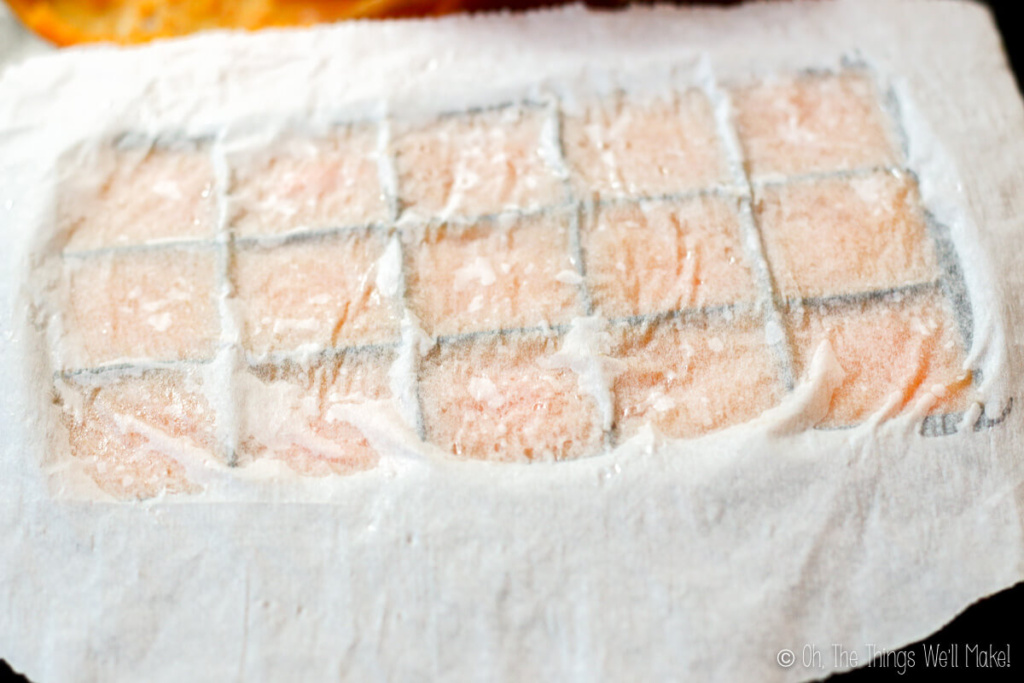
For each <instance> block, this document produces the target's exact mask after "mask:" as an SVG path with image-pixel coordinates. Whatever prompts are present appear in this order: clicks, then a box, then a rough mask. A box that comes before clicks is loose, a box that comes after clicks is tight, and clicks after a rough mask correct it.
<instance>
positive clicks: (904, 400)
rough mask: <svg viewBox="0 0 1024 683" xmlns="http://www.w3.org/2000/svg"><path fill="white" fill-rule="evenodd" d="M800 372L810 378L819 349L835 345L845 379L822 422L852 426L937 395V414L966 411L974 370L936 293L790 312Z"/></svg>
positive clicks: (833, 397)
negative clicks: (966, 366) (877, 413)
mask: <svg viewBox="0 0 1024 683" xmlns="http://www.w3.org/2000/svg"><path fill="white" fill-rule="evenodd" d="M788 324H789V326H790V329H791V330H792V334H793V341H794V345H795V347H796V359H795V360H796V366H797V368H796V369H797V373H798V374H799V375H801V376H806V373H807V370H808V368H809V367H810V363H811V359H812V358H813V356H814V352H815V350H816V349H817V348H818V346H819V345H820V344H821V343H822V342H825V341H827V342H828V343H829V344H831V346H832V349H833V351H834V352H835V355H836V358H837V359H838V361H839V364H840V365H841V366H842V368H843V370H844V371H845V372H846V378H845V380H844V381H843V383H842V384H841V385H840V387H839V388H838V389H837V390H836V392H835V394H834V395H833V396H832V403H831V406H830V409H829V413H828V416H827V418H826V419H825V422H824V424H826V425H850V424H855V423H858V422H861V421H863V420H864V419H865V418H867V417H868V416H869V415H870V414H871V413H873V412H875V411H877V410H879V409H881V408H883V407H886V406H887V407H889V408H890V409H891V410H892V411H893V412H896V411H898V410H902V409H905V408H908V407H912V406H913V405H914V404H916V402H917V401H918V400H919V399H921V398H922V397H925V396H928V395H929V394H933V395H934V396H935V397H936V399H937V400H936V402H935V404H934V405H933V406H932V407H931V410H930V412H932V413H945V412H957V411H961V410H964V409H965V408H966V405H967V399H968V396H969V394H970V385H971V373H970V372H969V371H967V370H964V368H963V365H964V350H963V346H962V344H961V341H960V335H959V333H958V331H957V328H956V325H955V323H954V321H953V319H952V315H951V312H950V311H949V310H947V307H946V305H945V303H944V301H943V299H942V297H941V296H940V295H939V294H938V293H937V292H928V293H926V294H919V295H914V296H908V297H905V298H903V299H902V300H901V299H899V298H896V297H887V298H886V299H885V300H881V299H879V300H873V301H869V302H867V303H863V304H858V305H843V306H836V307H834V308H825V307H820V306H815V307H808V308H804V309H801V310H797V311H794V312H793V313H790V314H789V315H788Z"/></svg>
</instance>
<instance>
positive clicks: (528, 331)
mask: <svg viewBox="0 0 1024 683" xmlns="http://www.w3.org/2000/svg"><path fill="white" fill-rule="evenodd" d="M847 68H848V69H849V68H851V67H847ZM852 68H853V69H855V70H856V71H857V72H858V73H860V74H867V75H868V76H869V77H873V74H871V72H870V70H869V69H867V68H865V67H863V66H854V67H852ZM813 75H814V76H815V77H822V74H821V73H820V72H813ZM830 75H832V76H835V75H836V74H835V73H833V74H830ZM703 90H704V94H705V95H706V96H707V97H708V98H709V100H710V102H711V104H712V106H713V111H714V118H715V126H716V133H717V137H718V143H719V145H720V147H721V152H722V154H723V155H724V160H725V163H726V166H727V169H728V175H729V178H728V181H727V182H725V183H720V184H716V185H713V186H708V187H701V188H695V189H692V190H686V191H682V192H677V193H665V194H656V195H644V196H616V197H600V198H596V199H595V198H593V197H580V196H577V194H576V192H575V191H574V189H573V183H572V181H571V175H570V174H571V173H572V169H571V167H570V164H569V162H568V161H567V158H566V155H565V151H564V142H563V127H564V114H563V110H562V106H561V102H560V100H559V99H558V98H557V97H550V98H548V99H546V100H544V101H542V102H541V101H535V100H523V101H519V102H504V103H501V104H498V105H495V106H493V107H474V108H470V109H466V110H462V111H446V112H444V113H443V114H441V115H439V116H440V117H445V118H448V117H460V116H470V115H474V114H480V113H483V112H491V111H497V110H501V109H504V108H511V107H519V108H524V109H526V108H529V109H533V110H538V109H540V110H543V111H544V114H545V116H547V117H550V119H549V122H548V123H549V125H550V126H551V128H550V129H551V130H554V131H555V135H556V138H557V139H556V145H555V148H556V150H557V158H555V159H553V160H549V166H550V167H551V168H550V170H551V171H552V172H553V173H555V174H556V175H557V176H559V177H560V178H561V179H562V181H563V182H562V185H563V188H564V192H565V200H564V201H562V202H558V203H556V204H551V205H547V206H543V207H537V208H532V209H528V210H522V209H513V210H503V211H499V212H496V213H490V214H484V215H475V216H465V215H462V216H460V215H454V216H443V217H441V216H438V217H433V218H430V219H427V220H416V221H408V220H407V217H404V216H403V212H402V193H401V188H400V187H399V179H398V175H397V172H396V166H395V156H394V154H395V151H394V149H393V146H392V144H391V142H392V141H391V131H392V127H393V123H394V120H393V119H392V118H391V117H382V118H381V119H379V120H377V121H376V122H375V125H377V126H378V140H379V144H378V150H377V158H378V171H379V173H378V175H379V178H380V186H381V191H382V193H383V196H384V200H385V204H386V206H387V211H388V216H387V219H386V220H384V221H382V222H374V223H362V224H356V225H341V226H332V227H327V228H321V229H309V230H301V231H295V232H290V233H286V234H282V235H247V236H244V237H243V236H237V235H235V234H234V232H233V231H232V229H231V225H230V212H229V207H228V205H227V197H228V193H229V192H230V190H228V189H227V188H229V187H230V169H229V166H228V163H229V162H228V160H227V159H226V158H225V157H224V155H223V152H222V150H221V148H220V145H219V144H218V142H217V140H216V139H215V137H209V136H207V137H203V138H194V139H193V141H194V142H197V143H201V144H203V145H204V146H206V147H207V148H208V149H209V153H210V154H211V155H213V161H214V167H215V169H216V174H217V183H218V186H219V192H218V228H217V232H216V234H215V236H214V237H213V238H212V239H208V240H201V239H180V240H174V239H171V240H165V241H161V242H155V243H147V244H140V245H126V246H115V247H102V248H96V249H88V250H78V251H70V250H65V251H64V252H62V256H63V258H65V259H87V258H92V257H97V256H104V255H109V254H112V253H120V252H129V251H135V250H151V249H162V250H163V249H215V250H217V252H218V255H219V257H220V258H219V269H218V279H219V282H218V287H219V288H220V289H221V292H220V293H219V296H218V298H219V299H221V300H223V298H224V294H226V293H227V292H230V290H231V289H232V286H233V285H232V278H231V272H230V270H231V259H232V256H233V254H234V253H235V252H237V251H238V250H241V249H247V248H274V247H275V246H280V245H284V244H290V243H295V242H305V241H315V240H322V239H327V238H331V237H334V236H338V235H341V234H344V233H350V232H355V231H382V232H384V233H385V236H386V238H387V239H398V243H399V246H400V248H401V249H402V253H401V263H402V270H401V274H400V279H401V282H400V286H399V291H398V293H397V295H396V296H397V298H398V299H399V304H400V310H401V311H402V312H403V314H405V313H407V312H409V311H410V302H409V295H408V291H407V286H406V281H407V278H408V273H407V270H408V259H407V258H406V254H405V245H404V241H403V240H402V239H401V236H402V233H403V231H405V230H408V229H409V228H415V227H425V226H429V225H431V224H434V225H440V224H454V225H467V226H468V225H476V226H486V225H488V224H496V223H498V222H504V221H508V220H516V219H525V218H530V217H534V216H538V215H551V214H555V213H563V212H564V213H566V214H567V215H568V217H569V233H570V235H569V241H570V251H571V253H570V258H571V261H572V263H573V265H574V266H575V268H576V272H577V275H579V277H580V279H581V282H580V284H579V285H578V299H579V301H578V313H579V314H580V315H593V314H594V313H595V307H594V303H593V296H592V293H591V291H590V288H589V286H588V280H587V268H586V265H587V257H586V254H585V252H584V247H583V242H582V239H581V222H582V220H583V217H584V216H585V215H590V214H593V213H594V212H595V211H596V210H599V209H601V208H603V207H607V206H616V205H638V204H641V203H649V202H671V203H677V204H681V203H685V202H689V201H694V200H697V199H700V198H703V197H710V196H724V197H729V198H733V199H735V200H737V202H738V206H739V218H740V221H739V224H740V232H741V235H740V237H741V242H742V244H743V248H744V256H745V258H746V259H747V262H748V264H749V266H750V268H751V272H752V275H753V278H754V281H755V284H756V289H757V299H756V301H755V302H754V303H753V304H744V303H727V304H723V305H716V306H706V307H697V308H682V309H674V310H666V311H659V312H656V313H649V314H643V315H634V316H619V317H606V318H605V320H606V322H607V323H609V324H610V325H614V326H627V327H635V326H643V325H657V324H661V323H663V322H666V321H669V320H676V319H682V320H689V321H701V320H707V319H708V318H709V317H710V316H712V315H721V314H724V313H726V312H729V313H732V314H736V315H747V316H749V315H751V314H754V315H758V314H759V315H760V317H761V324H762V326H763V327H764V331H765V343H766V345H767V346H768V348H769V349H770V351H771V354H772V357H773V358H774V362H775V365H776V371H777V376H778V379H779V381H780V382H781V383H782V384H783V385H784V387H785V389H786V390H787V391H789V390H792V388H793V386H794V384H795V381H796V376H795V371H794V355H793V353H794V352H793V344H792V340H791V338H790V332H789V330H788V329H787V325H786V323H785V320H784V313H785V312H786V311H787V310H789V309H792V308H794V307H825V308H842V307H844V306H850V305H857V304H862V303H864V302H868V301H885V300H887V299H892V298H899V297H902V296H906V295H913V294H918V293H926V292H929V291H939V292H941V293H942V294H943V295H944V296H945V298H946V299H947V301H948V302H949V303H950V304H951V305H952V309H953V311H954V315H955V317H956V321H957V326H958V328H959V331H960V333H961V336H962V338H963V340H964V344H965V347H966V348H969V346H970V342H971V335H972V330H973V326H972V315H971V310H970V301H969V297H968V295H967V289H966V284H965V282H964V279H963V273H962V269H961V267H960V264H959V259H958V256H957V254H956V250H955V247H954V246H953V243H952V241H951V239H950V238H949V234H948V229H947V228H946V227H945V226H943V225H942V224H940V223H939V222H938V221H936V220H935V218H934V216H933V215H932V214H931V213H929V212H928V211H927V208H926V207H925V208H924V211H925V216H926V222H927V227H928V232H929V234H930V237H931V239H932V242H933V245H934V247H935V249H936V253H937V255H938V263H939V269H940V274H939V277H938V278H936V279H935V280H933V281H929V282H922V283H911V284H907V285H902V286H898V287H893V288H886V289H877V290H871V291H857V292H850V293H843V294H836V295H830V296H821V297H801V298H788V299H787V298H785V297H783V296H782V295H781V294H780V292H779V291H778V288H777V286H776V283H775V281H774V277H773V274H772V269H771V265H770V263H769V260H768V258H767V255H766V252H765V248H764V242H763V235H762V229H761V226H760V224H759V221H758V217H757V214H756V212H755V211H754V209H753V207H754V201H755V196H756V192H757V191H758V190H760V189H763V188H766V187H777V186H786V185H791V184H795V183H815V182H821V181H824V180H831V179H854V178H862V177H868V176H871V175H874V174H880V173H901V174H906V175H907V176H909V177H910V178H911V179H912V180H913V181H914V182H915V183H916V181H917V175H916V173H915V172H914V171H913V170H912V169H910V168H908V167H907V166H906V164H905V163H903V164H900V165H885V166H877V165H876V166H868V167H862V168H853V169H844V170H833V171H820V172H813V173H801V174H794V175H790V176H787V177H769V178H764V179H756V180H755V179H752V178H751V177H750V175H749V173H748V172H747V164H746V161H745V159H744V154H743V147H742V145H741V142H740V138H739V134H738V131H737V129H736V126H735V123H734V120H733V109H732V101H731V97H730V92H729V89H728V88H726V87H723V86H721V85H719V84H718V83H716V82H714V81H712V82H710V83H709V84H706V85H705V86H704V88H703ZM876 91H877V85H876ZM879 101H880V105H881V106H882V107H883V109H884V110H885V112H886V114H887V116H886V118H887V119H888V121H889V123H890V126H891V128H892V130H891V133H892V135H893V137H895V138H896V139H897V140H898V141H900V143H899V145H898V146H899V147H901V149H900V150H899V151H900V153H901V155H900V156H901V158H902V159H904V160H905V159H906V133H905V131H904V129H903V125H902V118H901V111H900V109H899V100H898V98H897V97H896V95H895V93H894V92H893V91H892V90H889V91H886V92H885V94H884V96H883V97H880V98H879ZM363 123H365V122H363ZM338 125H350V124H346V123H345V122H338ZM219 310H220V322H221V330H222V331H221V338H222V339H225V338H226V337H230V336H231V333H232V332H233V331H234V330H237V326H238V321H236V320H234V319H233V313H232V311H231V307H229V306H225V305H223V303H222V304H221V305H220V308H219ZM569 328H570V326H569V325H568V324H556V325H536V326H527V327H513V328H498V329H491V330H482V331H473V332H464V333H458V334H448V335H437V336H435V337H434V339H433V343H434V344H436V345H441V346H443V345H451V344H465V343H473V342H474V341H477V340H481V339H487V338H493V337H501V338H510V337H514V336H517V335H524V336H534V335H555V336H562V335H564V334H565V333H566V332H567V331H568V330H569ZM235 338H237V337H235ZM402 343H403V341H402V340H401V339H400V338H396V339H394V340H393V341H392V342H389V343H380V344H360V345H351V346H341V347H325V348H322V349H321V350H319V351H317V352H313V353H302V354H296V353H289V352H271V353H267V354H264V355H260V356H254V355H252V354H247V353H246V352H245V351H244V350H243V349H242V348H241V346H240V344H239V343H238V342H230V343H229V342H227V341H224V342H222V345H221V348H222V349H223V346H229V347H231V352H232V354H233V355H234V359H233V360H234V362H232V363H229V364H224V367H225V368H227V370H226V373H227V374H226V375H225V376H224V377H222V378H221V380H222V381H223V382H226V383H228V385H230V383H231V381H232V377H231V372H232V368H233V367H236V365H237V366H239V367H240V366H241V365H244V366H247V367H249V368H256V367H260V366H267V365H278V366H280V365H284V364H286V363H292V362H296V361H297V360H306V361H308V360H316V359H326V358H331V357H337V356H340V355H342V354H346V353H366V352H375V351H385V350H387V351H392V352H397V350H398V349H399V347H400V346H401V344H402ZM213 360H214V359H213V358H208V359H200V360H191V361H183V360H175V359H166V360H146V361H139V362H116V363H108V364H101V365H97V366H92V367H80V368H70V369H62V370H60V371H58V372H57V373H56V375H58V376H63V377H66V378H74V377H76V376H79V375H95V374H101V373H126V372H130V373H137V372H139V371H144V370H159V369H171V368H176V367H180V366H188V365H197V364H207V363H211V362H212V361H213ZM414 375H415V376H414V377H412V378H410V379H412V380H413V384H414V386H415V387H416V404H417V414H416V416H415V423H416V424H415V428H416V430H417V431H418V433H419V435H420V437H421V438H424V439H427V438H429V436H430V435H429V434H427V433H426V428H425V426H424V421H423V414H422V406H421V402H420V399H419V391H420V388H419V373H418V371H414ZM974 377H975V381H977V379H978V377H979V374H978V373H977V371H975V373H974ZM1011 408H1012V403H1009V404H1007V405H1006V406H1005V408H1004V410H1003V411H1002V413H1001V414H1000V415H999V416H996V417H989V416H986V415H985V413H984V411H983V412H982V414H981V416H980V417H979V418H978V420H977V421H976V423H975V424H974V429H975V430H980V429H983V428H989V427H992V426H995V425H997V424H999V423H1000V422H1002V421H1003V420H1005V418H1006V417H1007V415H1008V413H1009V411H1010V409H1011ZM962 418H963V415H962V414H960V413H951V414H937V415H929V416H927V417H926V418H925V419H924V420H923V422H922V424H921V430H920V431H921V434H923V435H925V436H941V435H948V434H952V433H955V432H956V430H957V428H958V425H959V424H960V423H961V421H962ZM616 436H617V425H616V424H614V423H613V424H612V427H611V429H610V430H606V432H605V440H604V443H605V445H606V446H608V445H612V444H614V441H615V439H616ZM221 438H222V441H223V442H224V446H225V447H226V451H227V453H228V455H227V456H226V457H227V460H228V462H229V463H235V462H236V455H235V443H236V435H228V436H227V437H226V438H225V436H224V435H222V437H221Z"/></svg>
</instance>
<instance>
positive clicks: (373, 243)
mask: <svg viewBox="0 0 1024 683" xmlns="http://www.w3.org/2000/svg"><path fill="white" fill-rule="evenodd" d="M386 245H387V238H386V237H385V236H384V235H383V234H381V233H380V232H378V231H373V230H353V231H346V232H343V233H341V234H338V235H330V236H324V237H320V238H316V239H309V240H301V241H297V242H291V243H287V244H284V245H280V246H274V247H255V246H250V247H245V248H241V249H239V250H238V252H237V253H236V255H235V262H234V279H235V285H236V296H237V297H238V300H239V311H240V313H241V319H242V334H243V344H244V346H245V348H246V349H247V350H248V351H250V352H253V353H255V354H257V355H262V354H266V353H268V352H272V351H293V350H311V349H314V350H315V349H325V348H332V347H341V346H350V345H360V344H369V343H377V342H382V341H387V340H390V339H392V338H393V337H396V336H397V334H398V323H399V320H400V309H399V307H398V305H397V301H396V297H395V296H394V293H389V292H387V291H383V292H382V291H381V288H380V286H379V285H378V279H379V277H378V276H379V274H380V270H381V266H382V264H381V263H380V261H381V259H384V258H387V257H388V256H390V252H387V249H386ZM393 258H394V260H395V262H396V263H395V266H394V267H395V269H396V270H397V269H400V261H399V259H400V254H399V253H398V252H397V245H396V250H395V252H394V255H393ZM385 268H386V266H385Z"/></svg>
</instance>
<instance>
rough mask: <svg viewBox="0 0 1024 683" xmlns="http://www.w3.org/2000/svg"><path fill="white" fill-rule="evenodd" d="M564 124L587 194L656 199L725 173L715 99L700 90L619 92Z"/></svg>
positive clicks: (576, 184)
mask: <svg viewBox="0 0 1024 683" xmlns="http://www.w3.org/2000/svg"><path fill="white" fill-rule="evenodd" d="M562 127H563V133H562V134H563V146H564V151H565V158H566V161H567V162H568V164H569V167H570V169H571V173H572V183H573V188H574V189H575V191H576V192H577V193H578V194H580V195H586V196H593V195H596V196H599V197H623V196H629V197H637V196H648V197H649V196H656V195H665V194H673V193H678V192H682V191H686V190H692V189H694V188H702V187H710V186H713V185H717V184H721V183H722V182H723V180H724V179H725V175H726V168H725V164H724V159H723V156H722V148H721V145H720V144H719V142H718V135H717V133H716V132H715V120H714V115H713V114H712V111H711V104H710V103H709V102H708V99H707V97H705V96H704V94H703V93H700V92H698V91H696V90H694V91H690V92H687V93H685V94H682V95H678V96H674V97H672V98H670V99H651V100H648V101H644V102H641V101H634V100H630V99H627V98H626V97H623V96H616V97H612V98H609V99H608V100H606V101H603V102H597V103H594V104H592V105H591V106H589V107H588V108H587V109H586V110H584V111H583V113H582V114H580V115H566V116H565V119H564V121H563V124H562Z"/></svg>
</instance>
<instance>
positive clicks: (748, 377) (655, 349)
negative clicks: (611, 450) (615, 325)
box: [614, 319, 785, 438]
mask: <svg viewBox="0 0 1024 683" xmlns="http://www.w3.org/2000/svg"><path fill="white" fill-rule="evenodd" d="M618 357H619V358H620V359H621V360H622V361H623V363H624V364H625V368H624V370H623V371H622V372H621V374H619V375H618V376H617V377H616V379H615V384H614V393H615V419H616V425H617V429H618V433H619V435H620V436H621V437H623V438H628V437H630V436H632V435H633V434H635V433H636V432H637V431H638V430H639V429H640V428H641V427H642V426H643V425H645V424H650V425H651V426H652V427H653V428H654V429H656V430H657V431H659V432H661V433H662V434H664V435H666V436H670V437H673V438H688V437H695V436H700V435H702V434H706V433H708V432H712V431H715V430H718V429H722V428H724V427H728V426H730V425H735V424H739V423H742V422H747V421H748V420H751V419H753V418H755V417H757V416H758V415H760V414H761V413H763V412H764V411H765V410H767V409H769V408H771V407H772V406H774V405H776V404H777V403H779V401H780V400H781V398H782V395H783V394H784V392H785V389H784V386H783V384H782V382H781V381H780V379H779V377H778V375H777V371H776V364H775V362H774V359H773V358H772V354H771V352H770V350H769V348H768V346H767V344H766V342H765V332H764V329H763V328H762V327H761V326H760V325H757V324H755V323H754V322H751V321H744V320H736V321H733V322H728V321H725V320H717V319H708V320H705V321H702V322H690V321H682V320H669V321H665V322H661V323H657V324H651V325H644V326H640V327H631V328H626V329H624V330H623V331H622V342H621V345H620V348H619V352H618Z"/></svg>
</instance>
